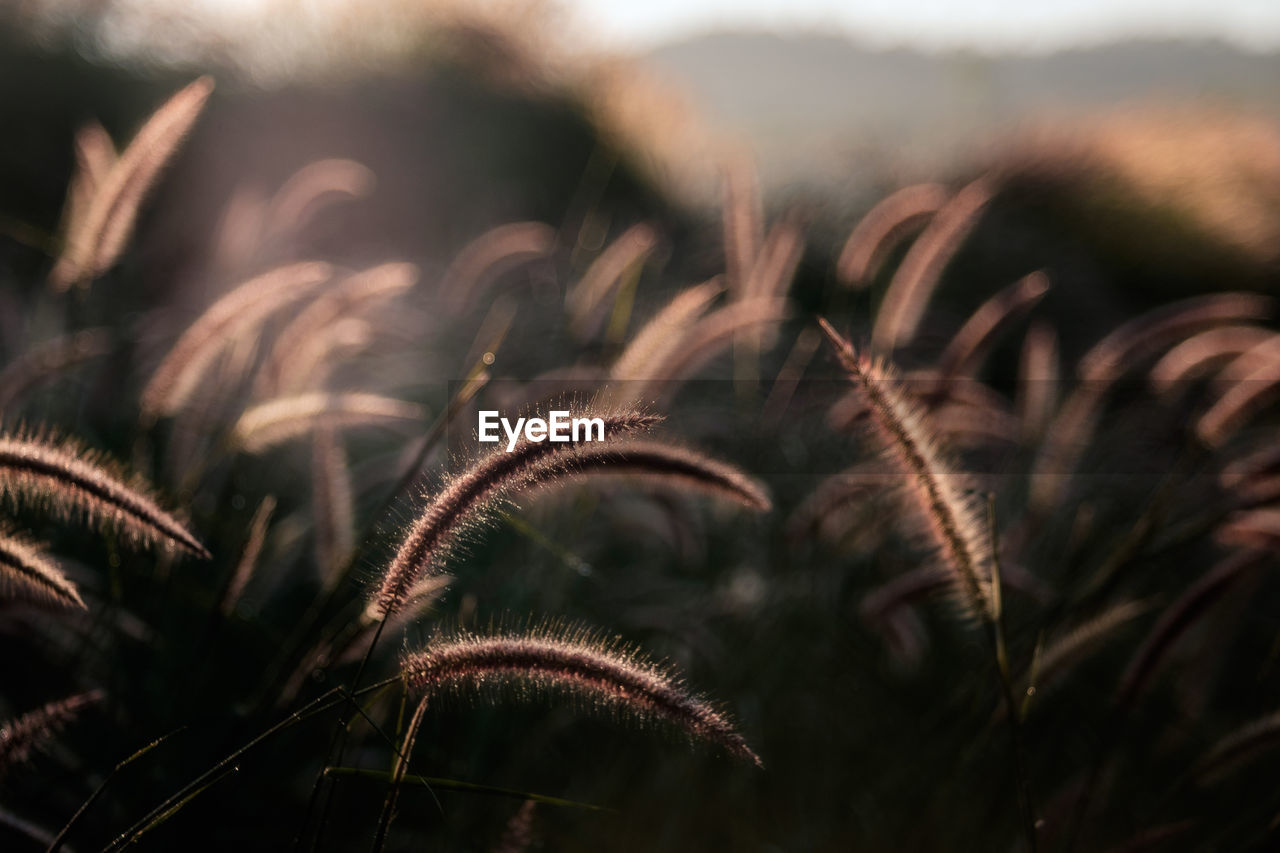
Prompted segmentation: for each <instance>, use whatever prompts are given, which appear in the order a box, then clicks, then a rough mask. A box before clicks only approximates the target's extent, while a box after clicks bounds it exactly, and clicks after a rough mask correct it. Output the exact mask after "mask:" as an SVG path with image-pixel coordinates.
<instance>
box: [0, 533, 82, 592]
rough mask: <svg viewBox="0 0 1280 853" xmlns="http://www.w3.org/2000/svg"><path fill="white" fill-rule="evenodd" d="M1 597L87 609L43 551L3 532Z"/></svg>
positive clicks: (76, 590)
mask: <svg viewBox="0 0 1280 853" xmlns="http://www.w3.org/2000/svg"><path fill="white" fill-rule="evenodd" d="M0 595H3V597H4V598H6V599H16V600H19V601H30V602H34V603H37V604H44V605H53V606H55V607H69V608H72V609H79V610H84V609H87V608H86V607H85V603H84V599H82V598H81V597H80V591H79V590H78V589H76V585H75V584H73V583H72V582H71V581H70V580H68V579H67V576H66V575H64V574H63V573H62V570H61V569H59V568H58V566H57V564H56V563H54V561H53V560H52V559H50V557H49V556H48V555H47V554H45V553H44V551H43V550H42V549H41V548H40V547H38V546H37V545H35V544H34V543H32V542H29V541H27V540H26V539H24V538H22V537H21V536H18V535H17V534H15V533H10V532H5V531H3V530H0Z"/></svg>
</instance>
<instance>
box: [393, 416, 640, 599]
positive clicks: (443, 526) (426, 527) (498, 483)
mask: <svg viewBox="0 0 1280 853" xmlns="http://www.w3.org/2000/svg"><path fill="white" fill-rule="evenodd" d="M581 414H582V413H575V415H581ZM586 414H587V415H588V416H595V417H600V418H601V419H602V420H603V421H604V435H605V441H606V442H609V441H612V440H616V439H617V438H621V437H623V436H625V435H628V434H630V433H635V432H638V431H641V430H644V429H647V428H649V427H650V426H652V425H653V424H655V423H656V422H657V420H658V418H657V417H656V416H654V415H649V414H645V413H643V412H639V411H636V410H632V409H623V410H620V411H612V412H587V413H586ZM576 446H578V445H577V444H575V443H574V442H563V443H553V442H549V441H546V442H532V441H528V440H527V439H521V440H520V441H518V442H517V443H516V445H515V447H514V448H513V449H512V451H511V452H506V451H505V450H504V449H502V448H498V449H496V450H494V451H493V452H491V453H489V454H488V455H487V456H485V457H483V458H481V459H480V460H479V461H477V462H476V463H475V464H474V465H472V466H471V467H470V468H469V469H468V470H467V471H465V472H464V473H463V474H462V475H461V476H459V477H456V478H454V479H453V480H452V481H450V482H449V483H447V484H446V485H445V487H444V488H443V489H441V490H440V491H439V492H438V493H436V495H435V497H434V498H432V499H431V501H430V503H428V505H427V508H426V509H425V510H424V511H423V512H422V514H421V515H419V516H418V520H417V521H415V522H414V524H413V526H412V527H411V528H410V530H409V533H408V535H407V536H406V537H405V539H404V541H403V542H402V543H401V545H400V548H399V550H398V551H397V552H396V555H395V557H394V558H393V559H392V561H391V564H390V565H389V566H388V567H387V570H386V572H385V573H384V574H383V576H382V581H381V583H380V584H379V585H378V589H377V592H376V596H375V598H376V601H377V603H378V609H379V611H380V612H381V613H382V615H384V616H385V615H389V614H390V613H392V612H394V611H395V610H396V609H397V608H398V607H399V606H400V605H401V604H403V603H404V600H405V596H406V595H407V594H408V592H409V590H410V589H411V588H412V587H413V586H414V584H415V583H416V582H417V581H418V579H419V578H421V577H422V576H423V575H424V574H425V573H426V572H427V571H428V570H430V569H431V568H433V567H438V566H439V565H440V563H441V562H442V561H443V560H444V558H445V557H446V556H447V555H448V554H449V552H450V550H451V549H452V547H453V546H454V544H455V543H456V540H457V537H458V534H459V533H461V532H462V530H464V529H465V528H466V527H467V526H469V525H471V524H474V523H476V522H477V521H479V520H480V519H482V518H483V517H484V515H485V510H486V509H488V508H490V507H491V506H492V505H493V503H494V502H495V501H496V500H497V499H499V498H500V497H502V496H504V495H507V494H510V493H511V492H513V491H515V490H517V489H523V488H528V487H530V486H534V485H539V484H544V483H547V482H550V481H551V480H554V479H556V478H558V477H560V476H562V475H563V474H565V473H566V471H568V470H571V469H568V468H566V467H564V466H558V465H556V464H555V463H556V462H570V463H571V462H572V460H573V452H574V449H575V447H576Z"/></svg>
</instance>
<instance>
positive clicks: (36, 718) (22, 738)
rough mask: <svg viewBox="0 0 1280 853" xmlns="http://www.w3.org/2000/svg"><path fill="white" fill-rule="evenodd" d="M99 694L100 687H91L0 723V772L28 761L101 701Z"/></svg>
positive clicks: (101, 694) (100, 693)
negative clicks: (93, 688) (82, 713)
mask: <svg viewBox="0 0 1280 853" xmlns="http://www.w3.org/2000/svg"><path fill="white" fill-rule="evenodd" d="M102 697H103V693H102V691H101V690H91V691H90V692H88V693H81V694H78V695H76V696H71V697H68V698H66V699H60V700H59V701H57V702H50V703H49V704H47V705H44V706H42V707H40V708H36V709H35V710H34V711H28V712H27V713H25V714H23V715H22V716H20V717H17V718H16V719H13V720H9V721H8V722H6V723H4V724H3V725H0V773H3V772H4V771H5V770H7V769H9V768H10V767H12V766H13V765H15V764H21V763H23V762H24V761H26V760H28V759H29V758H30V757H31V755H32V753H34V752H36V751H37V750H39V749H41V748H42V747H43V746H44V745H45V744H46V743H48V741H49V740H50V738H52V737H54V736H55V735H56V734H57V733H58V732H60V731H62V729H63V728H65V727H66V726H67V724H68V723H70V722H72V721H73V720H75V718H76V717H77V716H79V714H80V712H81V711H82V710H84V709H85V708H87V707H89V706H90V705H96V704H97V703H98V702H101V701H102Z"/></svg>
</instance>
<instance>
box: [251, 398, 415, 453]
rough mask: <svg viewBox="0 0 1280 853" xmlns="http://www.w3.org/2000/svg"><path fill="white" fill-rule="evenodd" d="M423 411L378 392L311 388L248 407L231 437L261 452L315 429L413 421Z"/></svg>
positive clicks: (385, 424) (402, 423) (391, 424)
mask: <svg viewBox="0 0 1280 853" xmlns="http://www.w3.org/2000/svg"><path fill="white" fill-rule="evenodd" d="M426 414H427V413H426V410H425V409H423V408H422V407H421V406H418V405H415V404H413V403H406V402H404V401H403V400H393V399H391V398H390V397H382V396H380V395H378V394H365V393H361V392H349V393H327V392H324V391H313V392H310V393H306V394H298V395H296V396H293V397H285V398H282V399H279V400H271V401H269V402H266V403H260V404H258V405H256V406H253V407H252V408H250V409H248V410H247V411H246V412H245V413H244V414H243V415H241V416H240V420H238V421H237V422H236V424H235V426H234V427H233V428H232V440H233V441H234V442H235V444H236V446H237V447H240V448H242V449H243V450H245V451H246V452H248V453H263V452H264V451H267V450H270V449H271V448H273V447H276V446H277V445H280V444H282V443H284V442H286V441H290V440H292V439H295V438H298V437H300V436H302V435H306V434H307V433H308V432H311V431H313V430H316V429H335V430H336V429H349V428H352V427H363V426H395V425H404V424H414V423H420V422H422V421H423V420H424V419H425V418H426Z"/></svg>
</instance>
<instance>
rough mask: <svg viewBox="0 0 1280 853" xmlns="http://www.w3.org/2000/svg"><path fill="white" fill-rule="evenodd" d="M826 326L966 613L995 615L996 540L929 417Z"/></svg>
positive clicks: (893, 381) (885, 371)
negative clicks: (993, 552)
mask: <svg viewBox="0 0 1280 853" xmlns="http://www.w3.org/2000/svg"><path fill="white" fill-rule="evenodd" d="M820 322H821V324H822V329H823V331H824V332H825V333H826V335H827V337H828V339H829V340H830V341H831V344H832V346H833V347H834V348H835V350H836V354H837V356H838V358H839V360H840V364H841V366H842V367H843V368H844V369H845V371H846V372H847V373H848V374H849V378H850V380H852V382H853V384H854V387H855V389H857V391H858V393H859V395H860V396H861V397H862V398H863V401H864V402H865V404H866V406H867V409H868V412H869V413H870V416H871V422H872V423H873V424H874V425H875V428H876V431H877V433H878V434H879V436H880V438H881V441H882V442H883V444H884V445H885V449H886V450H887V458H889V459H891V460H893V462H894V463H895V464H896V465H897V466H898V468H900V469H901V473H902V475H903V476H904V477H905V478H906V479H907V481H908V486H909V488H908V490H907V491H908V493H909V494H910V495H911V497H912V499H913V501H914V503H915V504H916V506H917V508H918V510H919V512H920V514H921V516H922V517H923V518H924V519H926V520H927V522H928V530H929V533H930V536H931V538H932V539H933V541H934V542H935V544H936V545H937V546H938V549H939V552H940V555H941V559H942V563H943V565H944V566H946V567H947V569H948V570H949V571H950V572H951V575H952V579H953V582H954V585H955V587H956V591H957V593H958V596H957V598H958V601H959V603H960V604H961V606H962V609H963V610H964V611H965V612H967V613H969V614H972V615H975V616H976V615H981V616H983V617H985V618H991V617H993V615H994V610H993V603H992V597H991V590H990V586H991V559H992V556H991V547H990V540H989V538H988V536H987V535H986V532H985V529H984V526H983V524H982V521H981V518H980V515H979V513H978V511H977V509H976V507H975V506H974V505H973V501H972V499H971V498H970V497H969V496H968V495H967V494H965V492H964V491H963V487H962V485H961V484H960V483H959V482H958V480H959V479H960V475H958V474H957V473H955V472H953V471H952V470H951V467H950V463H949V462H948V461H947V460H946V458H945V457H944V456H943V454H942V452H941V450H940V449H939V448H938V446H937V442H936V440H935V439H934V434H935V433H934V431H933V430H931V429H930V427H929V426H928V424H926V422H925V418H924V414H923V413H922V412H921V411H920V408H919V406H917V405H914V404H913V403H912V402H910V401H909V400H908V398H907V397H906V395H905V394H904V393H903V392H902V390H901V389H900V388H899V387H898V383H897V380H896V379H895V377H894V376H893V375H892V373H890V372H889V370H888V369H887V368H884V367H881V366H879V365H877V364H875V363H874V362H872V361H870V360H869V359H866V358H863V357H861V356H859V355H858V354H857V353H855V352H854V350H853V347H852V345H850V344H849V342H848V341H846V340H845V339H844V338H842V337H841V336H840V335H839V334H838V333H837V332H836V331H835V329H833V328H832V327H831V325H830V324H829V323H827V322H826V321H825V320H821V321H820Z"/></svg>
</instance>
